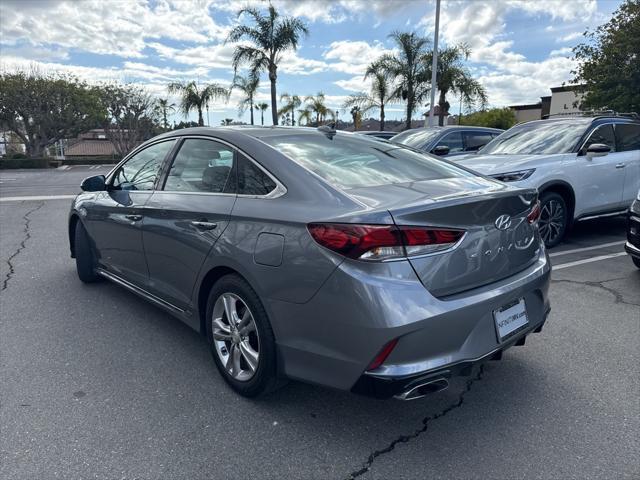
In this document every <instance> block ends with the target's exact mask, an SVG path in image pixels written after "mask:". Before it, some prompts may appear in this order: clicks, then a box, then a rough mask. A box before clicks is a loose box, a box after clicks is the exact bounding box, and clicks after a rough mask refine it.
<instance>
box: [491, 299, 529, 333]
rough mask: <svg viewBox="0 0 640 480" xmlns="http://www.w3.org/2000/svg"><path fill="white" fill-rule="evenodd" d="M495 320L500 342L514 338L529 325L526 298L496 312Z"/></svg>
mask: <svg viewBox="0 0 640 480" xmlns="http://www.w3.org/2000/svg"><path fill="white" fill-rule="evenodd" d="M493 318H494V320H495V322H496V329H497V331H498V340H499V341H503V340H506V339H507V338H509V337H511V336H513V335H514V334H515V333H517V332H518V331H520V330H522V327H524V326H525V325H527V323H529V320H528V319H527V307H526V306H525V303H524V298H521V299H519V300H517V301H515V302H513V303H510V304H508V305H505V306H504V307H502V308H500V309H498V310H494V312H493Z"/></svg>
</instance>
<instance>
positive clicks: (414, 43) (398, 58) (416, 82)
mask: <svg viewBox="0 0 640 480" xmlns="http://www.w3.org/2000/svg"><path fill="white" fill-rule="evenodd" d="M389 37H390V38H391V39H392V40H393V41H394V42H395V44H396V47H397V50H398V53H397V54H391V53H387V54H385V55H382V56H381V57H380V58H379V59H378V60H377V61H376V62H375V63H374V64H372V65H370V66H369V68H368V69H367V74H369V75H374V74H375V73H377V72H378V71H382V72H384V74H385V75H388V77H389V78H391V79H393V80H395V81H396V82H397V87H396V89H395V90H394V92H393V95H392V97H393V98H397V99H402V100H406V102H407V119H406V124H405V128H411V117H412V116H413V112H414V111H415V109H416V107H417V106H418V105H419V104H420V103H421V102H422V100H423V99H424V98H425V96H426V95H427V93H428V92H429V88H428V86H429V80H430V76H429V72H428V69H427V68H426V56H427V53H428V52H427V46H428V45H429V40H428V39H426V38H424V37H420V36H418V35H416V34H415V33H407V32H397V31H396V32H392V33H391V34H390V35H389Z"/></svg>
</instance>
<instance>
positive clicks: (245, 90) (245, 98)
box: [231, 74, 260, 125]
mask: <svg viewBox="0 0 640 480" xmlns="http://www.w3.org/2000/svg"><path fill="white" fill-rule="evenodd" d="M258 85H260V77H258V76H257V75H254V74H249V75H248V76H246V77H243V76H239V75H236V77H235V78H234V80H233V85H232V86H231V90H233V89H234V88H236V89H238V90H240V92H241V93H242V99H241V100H240V103H239V105H238V112H239V113H240V115H242V114H243V113H244V112H245V110H246V109H249V112H250V114H251V125H253V103H254V102H253V99H254V97H255V95H256V92H257V91H258Z"/></svg>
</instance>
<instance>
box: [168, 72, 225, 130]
mask: <svg viewBox="0 0 640 480" xmlns="http://www.w3.org/2000/svg"><path fill="white" fill-rule="evenodd" d="M169 93H177V94H179V95H180V110H181V111H182V114H183V115H184V116H185V118H188V116H189V113H190V112H191V111H192V110H193V109H196V110H197V111H198V125H200V126H201V127H202V126H204V118H202V110H203V109H204V108H208V107H209V103H210V102H211V101H213V100H216V99H218V98H224V99H228V98H229V91H228V90H227V89H226V88H224V87H223V86H221V85H218V84H217V83H212V84H209V85H205V86H204V87H200V86H198V84H196V82H194V81H191V82H173V83H170V84H169Z"/></svg>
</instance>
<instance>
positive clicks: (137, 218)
mask: <svg viewBox="0 0 640 480" xmlns="http://www.w3.org/2000/svg"><path fill="white" fill-rule="evenodd" d="M124 218H126V219H127V220H131V221H132V222H139V221H140V220H142V215H125V216H124Z"/></svg>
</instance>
